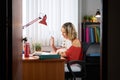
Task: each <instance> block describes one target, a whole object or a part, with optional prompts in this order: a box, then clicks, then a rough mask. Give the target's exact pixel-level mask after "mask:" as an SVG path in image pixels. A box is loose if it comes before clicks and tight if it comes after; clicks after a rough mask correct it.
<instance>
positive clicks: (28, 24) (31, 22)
mask: <svg viewBox="0 0 120 80" xmlns="http://www.w3.org/2000/svg"><path fill="white" fill-rule="evenodd" d="M39 19H42V18H41V17H38V18H36V19H34V20H32V21H30V22H29V23H27V24H26V25H24V26H22V27H23V29H24V27H28V26H30V25H31V24H33V23H34V22H36V21H38V20H39Z"/></svg>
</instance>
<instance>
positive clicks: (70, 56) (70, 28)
mask: <svg viewBox="0 0 120 80" xmlns="http://www.w3.org/2000/svg"><path fill="white" fill-rule="evenodd" d="M61 32H62V35H63V37H64V38H65V39H68V40H70V41H71V44H72V45H71V46H70V47H69V48H68V49H66V50H65V49H64V50H62V51H61V49H58V48H56V47H55V45H54V37H51V47H52V49H53V50H54V51H55V52H57V53H58V54H60V55H61V57H63V58H65V59H66V60H67V61H70V60H82V51H81V49H82V48H81V43H80V41H79V39H78V38H77V32H76V30H75V27H74V25H73V24H72V23H71V22H67V23H64V24H63V25H62V28H61Z"/></svg>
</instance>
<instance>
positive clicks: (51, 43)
mask: <svg viewBox="0 0 120 80" xmlns="http://www.w3.org/2000/svg"><path fill="white" fill-rule="evenodd" d="M50 46H51V47H52V49H53V51H54V52H56V51H57V48H56V47H55V45H54V37H53V36H51V39H50Z"/></svg>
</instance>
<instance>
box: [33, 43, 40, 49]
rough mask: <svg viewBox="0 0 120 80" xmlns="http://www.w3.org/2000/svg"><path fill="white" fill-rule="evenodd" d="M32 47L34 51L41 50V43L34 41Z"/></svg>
mask: <svg viewBox="0 0 120 80" xmlns="http://www.w3.org/2000/svg"><path fill="white" fill-rule="evenodd" d="M33 49H34V50H35V51H41V43H38V42H37V43H34V44H33Z"/></svg>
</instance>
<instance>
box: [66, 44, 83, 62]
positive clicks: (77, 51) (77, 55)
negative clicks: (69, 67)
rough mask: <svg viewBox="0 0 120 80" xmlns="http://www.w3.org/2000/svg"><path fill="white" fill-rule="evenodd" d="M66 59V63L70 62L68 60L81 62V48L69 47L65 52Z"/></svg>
mask: <svg viewBox="0 0 120 80" xmlns="http://www.w3.org/2000/svg"><path fill="white" fill-rule="evenodd" d="M66 57H67V60H68V61H70V60H82V57H83V54H82V48H81V47H75V46H71V47H70V48H69V49H68V50H67V51H66Z"/></svg>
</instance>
